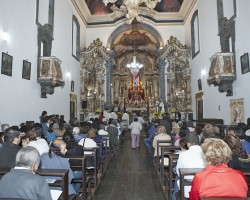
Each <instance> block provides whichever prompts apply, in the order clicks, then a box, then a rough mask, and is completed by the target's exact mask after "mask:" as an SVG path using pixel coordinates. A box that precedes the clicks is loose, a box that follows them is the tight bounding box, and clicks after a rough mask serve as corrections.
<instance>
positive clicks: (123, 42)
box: [111, 24, 160, 112]
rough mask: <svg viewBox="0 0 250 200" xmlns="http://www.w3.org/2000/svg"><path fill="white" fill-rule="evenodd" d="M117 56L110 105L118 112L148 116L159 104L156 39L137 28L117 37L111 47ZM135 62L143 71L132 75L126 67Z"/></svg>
mask: <svg viewBox="0 0 250 200" xmlns="http://www.w3.org/2000/svg"><path fill="white" fill-rule="evenodd" d="M111 48H112V49H114V51H115V52H116V57H115V63H116V64H115V65H114V69H113V77H112V86H113V90H112V94H113V95H112V96H113V101H112V102H113V105H114V107H117V108H118V109H119V110H120V111H124V110H126V111H129V112H130V111H131V112H133V111H142V112H146V111H148V112H151V111H152V110H153V109H154V106H155V102H156V101H157V100H159V96H160V95H159V93H160V90H159V85H160V81H159V69H158V66H157V56H156V51H157V49H158V48H159V44H158V41H157V40H156V38H155V37H154V36H153V35H151V34H150V33H148V32H146V31H145V30H143V29H141V28H140V26H139V25H137V24H132V25H131V29H129V30H127V31H125V32H123V33H122V34H120V35H119V36H118V37H117V38H116V39H115V40H114V42H113V43H112V45H111ZM133 56H136V62H137V63H139V64H142V65H143V67H142V68H141V69H139V71H138V72H136V73H133V72H132V71H131V70H130V69H129V68H128V67H127V64H129V63H131V62H133Z"/></svg>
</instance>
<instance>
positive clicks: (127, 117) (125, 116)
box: [122, 113, 129, 128]
mask: <svg viewBox="0 0 250 200" xmlns="http://www.w3.org/2000/svg"><path fill="white" fill-rule="evenodd" d="M122 120H123V121H124V122H125V123H124V124H123V125H124V126H125V127H126V128H128V125H129V115H128V113H123V115H122Z"/></svg>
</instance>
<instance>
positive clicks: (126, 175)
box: [93, 132, 165, 200]
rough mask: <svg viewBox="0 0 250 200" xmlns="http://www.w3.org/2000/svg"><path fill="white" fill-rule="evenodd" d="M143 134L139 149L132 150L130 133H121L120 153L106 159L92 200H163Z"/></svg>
mask: <svg viewBox="0 0 250 200" xmlns="http://www.w3.org/2000/svg"><path fill="white" fill-rule="evenodd" d="M144 137H145V136H143V135H142V136H141V143H140V148H138V149H135V150H133V149H132V148H131V137H130V133H129V132H127V133H125V139H124V142H123V143H122V144H121V147H120V152H119V154H118V155H116V156H114V157H113V159H112V160H111V161H110V163H109V165H108V168H107V171H106V174H105V175H104V177H103V179H102V181H101V183H100V185H99V187H98V189H97V190H96V192H95V196H94V198H93V200H165V197H164V194H163V192H162V189H161V186H160V183H159V180H158V178H157V175H156V172H155V169H154V166H153V164H152V157H151V156H150V155H148V153H147V152H146V150H145V147H144V145H143V138H144Z"/></svg>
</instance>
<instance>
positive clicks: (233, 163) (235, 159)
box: [224, 131, 250, 169]
mask: <svg viewBox="0 0 250 200" xmlns="http://www.w3.org/2000/svg"><path fill="white" fill-rule="evenodd" d="M224 141H225V142H226V143H227V144H228V146H229V147H230V148H231V150H232V159H231V160H230V162H229V163H228V166H229V167H232V168H233V169H249V168H250V157H249V156H248V155H247V153H246V152H245V150H244V149H243V146H242V144H241V142H240V139H239V138H238V137H237V136H236V135H235V134H234V132H232V131H229V132H228V133H227V135H226V136H225V137H224Z"/></svg>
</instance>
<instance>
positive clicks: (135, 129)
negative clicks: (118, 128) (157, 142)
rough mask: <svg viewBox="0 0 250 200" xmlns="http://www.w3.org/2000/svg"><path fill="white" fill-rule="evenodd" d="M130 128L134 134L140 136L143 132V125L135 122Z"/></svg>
mask: <svg viewBox="0 0 250 200" xmlns="http://www.w3.org/2000/svg"><path fill="white" fill-rule="evenodd" d="M128 128H129V129H131V133H132V134H137V135H140V133H141V130H142V125H141V124H140V123H139V122H133V123H132V124H130V125H129V127H128Z"/></svg>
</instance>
